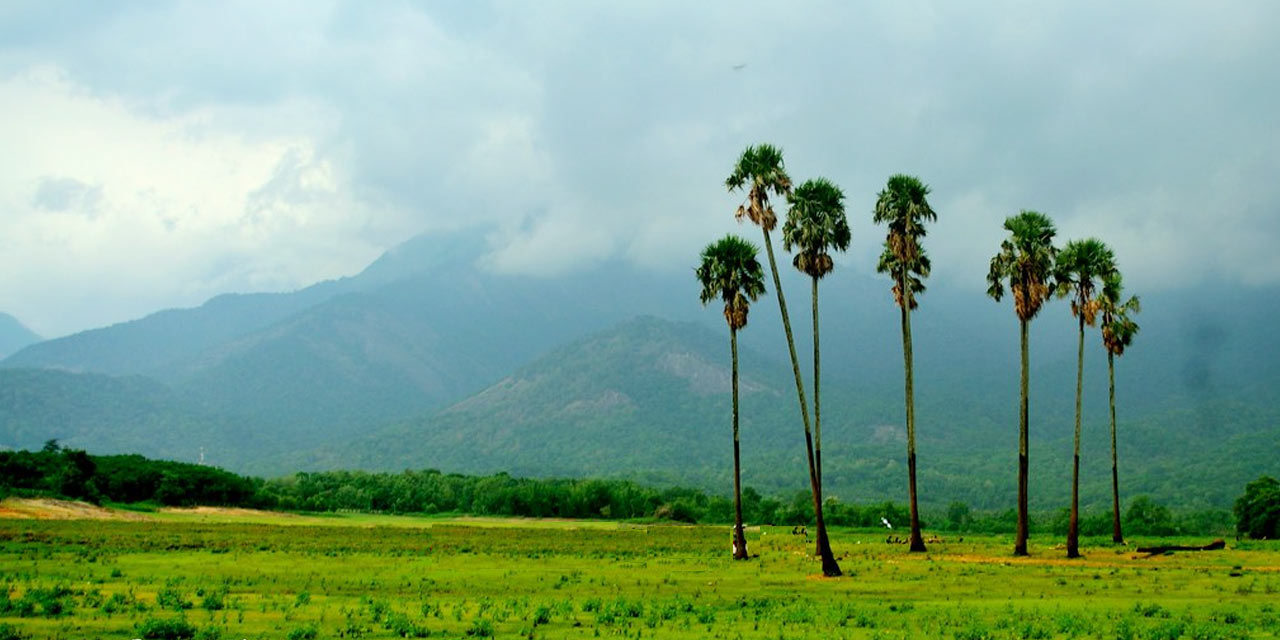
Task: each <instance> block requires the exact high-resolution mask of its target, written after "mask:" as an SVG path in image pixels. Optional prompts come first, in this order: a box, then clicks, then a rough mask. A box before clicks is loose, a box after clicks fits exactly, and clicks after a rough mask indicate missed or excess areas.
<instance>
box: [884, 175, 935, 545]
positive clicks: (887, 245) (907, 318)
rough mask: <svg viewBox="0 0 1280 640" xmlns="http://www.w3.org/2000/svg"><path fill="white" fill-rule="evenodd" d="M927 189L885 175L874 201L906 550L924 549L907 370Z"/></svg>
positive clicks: (920, 284)
mask: <svg viewBox="0 0 1280 640" xmlns="http://www.w3.org/2000/svg"><path fill="white" fill-rule="evenodd" d="M927 195H929V187H928V185H926V184H924V183H923V182H920V179H919V178H916V177H915V176H908V175H903V174H897V175H893V176H890V177H889V182H888V184H887V185H885V188H884V190H883V191H881V192H880V193H879V194H878V195H877V197H876V210H875V218H874V220H875V223H876V224H880V223H886V224H887V225H888V226H889V232H888V235H887V236H885V240H884V252H883V253H882V254H880V262H879V264H877V265H876V271H879V272H880V273H887V274H889V277H891V278H892V279H893V298H894V301H895V302H896V303H897V305H898V308H899V309H900V310H901V311H902V361H903V371H904V374H905V377H906V404H907V487H908V496H909V498H910V501H911V505H910V506H911V550H912V551H925V546H924V538H923V537H922V536H921V535H920V512H919V509H918V508H917V506H916V410H915V404H916V401H915V388H914V373H913V370H912V366H911V356H912V351H911V310H912V309H915V308H916V307H917V306H918V303H917V302H916V296H917V295H919V294H921V293H924V278H927V277H929V267H930V264H929V257H928V256H926V255H925V252H924V248H923V247H921V246H920V239H921V238H923V237H924V236H925V230H924V223H925V222H933V221H935V220H937V219H938V215H937V213H935V212H934V210H933V208H932V207H930V206H929V201H928V200H927V199H926V198H925V196H927Z"/></svg>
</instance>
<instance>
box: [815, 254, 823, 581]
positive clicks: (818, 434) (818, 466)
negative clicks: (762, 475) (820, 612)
mask: <svg viewBox="0 0 1280 640" xmlns="http://www.w3.org/2000/svg"><path fill="white" fill-rule="evenodd" d="M819 353H820V350H819V349H818V279H817V278H813V467H814V470H815V472H816V473H817V476H818V500H819V501H821V500H822V400H821V397H820V393H821V391H822V384H821V379H822V378H821V374H820V372H821V370H822V369H821V367H820V366H819V365H818V358H819ZM814 555H817V556H821V555H822V550H821V549H817V550H815V551H814Z"/></svg>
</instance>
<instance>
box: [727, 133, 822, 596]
mask: <svg viewBox="0 0 1280 640" xmlns="http://www.w3.org/2000/svg"><path fill="white" fill-rule="evenodd" d="M724 184H725V187H727V188H728V189H729V191H730V192H733V191H738V190H742V189H745V190H746V192H747V199H746V201H745V202H743V203H742V204H741V205H739V206H738V211H737V213H736V214H735V215H736V217H737V218H738V221H739V222H741V221H742V219H743V218H747V219H748V220H750V221H751V222H752V223H754V224H758V225H760V229H761V230H762V231H763V232H764V248H765V252H766V253H767V254H768V256H769V270H770V271H771V272H772V273H773V290H774V291H775V292H777V294H778V311H779V312H780V313H781V314H782V329H783V332H784V333H785V334H786V337H787V348H788V349H789V350H790V352H791V370H792V372H793V373H795V378H796V397H797V399H799V401H800V418H801V421H802V422H803V423H804V441H805V446H806V448H807V449H808V454H809V457H808V462H809V486H810V490H811V492H812V493H813V514H814V524H815V527H816V529H817V538H818V556H819V557H820V558H821V559H822V573H823V575H826V576H829V577H831V576H838V575H840V574H841V571H840V565H839V564H837V563H836V558H835V554H833V553H831V542H830V541H829V540H828V539H827V525H826V522H825V521H824V520H823V518H822V492H821V490H820V488H819V485H818V474H817V468H816V466H815V461H814V455H813V432H812V431H811V430H810V428H809V406H808V403H807V402H806V401H805V397H804V380H803V379H802V378H801V377H800V361H799V359H798V358H796V342H795V338H794V337H793V336H792V334H791V319H790V318H789V317H788V316H787V300H786V298H785V297H784V296H783V295H782V281H781V280H780V279H779V277H778V262H777V260H776V259H775V258H774V257H773V243H772V242H770V241H769V232H770V231H772V230H773V228H774V227H775V226H777V224H778V217H777V215H775V214H774V212H773V205H772V204H770V203H769V195H770V194H773V195H774V196H787V195H789V194H790V193H791V177H790V176H788V175H787V171H786V168H785V167H784V166H783V163H782V150H781V149H778V148H777V147H775V146H773V145H770V144H759V145H756V146H754V147H747V148H746V150H744V151H743V152H742V155H741V156H739V157H738V162H737V163H736V164H735V165H734V167H733V172H732V173H730V174H729V177H728V178H726V179H725V181H724Z"/></svg>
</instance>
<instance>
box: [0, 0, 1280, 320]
mask: <svg viewBox="0 0 1280 640" xmlns="http://www.w3.org/2000/svg"><path fill="white" fill-rule="evenodd" d="M1276 33H1280V3H1278V2H1274V1H1272V0H1258V1H1256V2H1248V1H1241V2H1231V1H1226V2H1220V3H1216V2H1177V1H1172V2H1171V1H1169V0H1160V1H1155V2H1113V1H1110V0H1107V1H1102V2H1082V1H1071V2H1056V3H1043V2H1022V1H1016V2H963V3H957V2H937V3H934V2H908V1H901V0H894V1H886V2H845V1H835V2H831V3H820V2H789V3H777V2H743V1H741V0H738V1H734V2H651V1H645V2H613V1H610V2H553V1H551V0H547V1H539V2H520V1H512V2H498V3H487V2H480V1H477V0H459V1H457V2H424V3H409V2H391V1H388V2H351V3H344V2H323V1H319V0H303V1H299V2H271V1H265V2H264V1H261V0H253V1H251V2H243V3H236V2H190V3H182V2H170V3H165V2H153V1H144V2H124V1H120V2H67V3H62V2H52V1H50V0H34V1H32V2H23V1H21V0H19V1H16V2H15V1H13V0H6V1H4V2H0V311H6V312H9V313H12V314H14V315H15V316H17V317H18V318H20V319H21V320H23V321H24V322H26V323H27V324H28V325H29V326H31V327H32V328H33V329H35V330H36V331H37V332H39V333H42V334H43V335H45V336H50V337H51V336H57V335H62V334H66V333H69V332H73V331H78V330H81V329H85V328H90V327H95V326H101V325H105V324H109V323H113V322H119V321H122V320H127V319H131V318H135V317H139V316H142V315H145V314H146V313H149V312H152V311H155V310H158V309H161V308H165V307H174V306H193V305H197V304H200V303H201V302H203V301H204V300H205V299H207V298H209V297H211V296H213V295H216V294H219V293H224V292H233V291H235V292H247V291H281V290H291V289H295V288H298V287H301V286H305V285H307V284H310V283H313V282H315V281H318V280H323V279H327V278H333V277H337V276H342V275H348V274H353V273H355V272H358V271H359V270H360V269H361V268H363V267H364V266H365V265H366V264H367V263H368V262H369V261H371V260H373V259H374V258H376V257H377V256H378V255H379V254H380V253H381V252H382V251H384V250H385V249H387V248H389V247H392V246H394V245H396V244H397V243H399V242H401V241H403V240H405V239H407V238H409V237H410V236H412V235H414V234H416V233H423V232H428V233H442V232H447V231H448V230H451V229H460V228H471V227H475V228H482V229H487V230H488V233H489V240H490V243H491V247H492V250H493V253H492V255H490V256H489V257H488V258H487V259H486V260H485V262H484V268H489V269H496V270H502V271H515V272H531V273H538V274H547V275H554V274H556V273H558V272H561V271H562V270H564V269H569V268H581V267H584V266H589V265H590V264H592V263H593V262H594V261H599V260H602V259H605V258H609V257H622V258H624V259H627V260H630V261H633V262H635V263H638V264H642V265H646V266H652V267H653V268H662V269H681V270H685V269H688V268H690V266H691V265H692V264H693V262H694V261H695V260H696V254H697V252H698V250H699V249H700V248H701V247H702V246H703V245H705V244H706V242H707V241H709V240H711V239H713V238H715V237H717V236H718V235H720V234H722V233H724V232H725V231H727V230H734V229H736V228H737V226H736V225H735V223H733V221H732V211H733V209H734V208H735V207H736V205H737V203H738V201H739V200H740V198H738V197H736V196H731V195H729V194H727V193H726V192H725V190H724V187H723V181H724V178H725V177H726V176H727V175H728V173H729V170H730V167H731V165H732V163H733V161H734V160H735V159H736V156H737V154H738V153H739V152H741V150H742V149H743V148H744V147H745V146H747V145H749V144H753V143H756V142H761V141H768V142H772V143H774V144H777V145H779V146H781V147H782V148H783V149H784V153H785V158H786V162H787V167H788V169H789V171H790V173H791V175H792V176H793V177H794V178H795V179H796V180H797V182H798V181H800V180H803V179H805V178H809V177H814V176H819V175H822V176H826V177H828V178H830V179H832V180H833V181H835V182H836V183H837V184H839V185H841V186H842V187H843V188H844V190H845V192H846V194H847V195H848V201H847V207H848V211H849V215H850V219H851V222H852V226H853V230H854V238H855V240H854V247H853V248H852V250H851V251H850V253H849V255H848V256H846V257H845V258H843V260H842V262H843V264H844V267H843V268H846V269H849V270H850V271H853V272H870V271H872V269H873V266H874V257H875V254H876V253H877V252H876V246H877V245H878V243H879V242H881V241H882V239H883V230H881V229H878V228H876V227H873V226H872V224H871V214H870V211H871V208H872V205H873V203H874V200H875V194H876V192H877V191H878V190H879V188H880V187H881V186H883V184H884V182H885V180H886V179H887V177H888V176H889V175H890V174H892V173H896V172H906V173H911V174H915V175H918V176H920V177H921V178H922V179H923V180H924V181H925V182H927V183H929V184H930V185H931V187H932V188H933V195H932V196H931V202H932V204H933V206H934V208H935V209H936V210H937V211H938V217H939V220H938V223H937V224H936V225H935V226H934V227H933V228H931V229H930V232H929V236H928V238H927V239H926V245H925V246H926V248H927V249H928V250H929V251H930V253H931V254H932V256H933V262H934V281H935V282H939V283H941V284H943V285H944V286H963V287H971V288H973V289H975V290H979V289H981V288H983V287H984V286H985V285H984V284H983V283H982V278H983V276H984V274H985V272H986V263H987V261H988V260H989V258H990V256H991V255H992V254H993V253H994V252H995V250H996V249H997V246H998V244H999V241H1000V239H1001V238H1002V237H1003V236H1004V231H1003V229H1001V227H1000V225H1001V222H1002V221H1003V220H1004V218H1005V217H1006V216H1008V215H1011V214H1014V213H1016V212H1017V211H1018V210H1019V209H1023V208H1030V209H1037V210H1040V211H1042V212H1045V213H1047V214H1049V215H1050V216H1052V217H1053V218H1054V219H1055V220H1056V221H1057V223H1058V226H1059V229H1060V237H1062V238H1072V237H1082V236H1086V235H1096V236H1099V237H1101V238H1102V239H1103V240H1105V241H1107V242H1108V243H1110V244H1111V245H1112V246H1113V247H1114V248H1115V249H1116V252H1117V254H1118V257H1119V260H1120V263H1121V267H1122V269H1123V270H1124V271H1125V272H1126V275H1127V277H1128V282H1129V284H1130V289H1134V290H1139V291H1151V290H1157V289H1161V288H1168V287H1175V286H1182V285H1184V284H1187V283H1194V282H1200V281H1205V280H1219V279H1221V280H1226V281H1230V282H1239V283H1243V284H1250V285H1268V284H1276V283H1280V251H1278V250H1277V248H1278V247H1280V70H1278V69H1277V65H1278V64H1280V38H1277V37H1276V35H1275V34H1276ZM741 231H742V232H743V233H744V234H747V235H748V237H749V238H751V239H752V240H758V232H757V231H756V230H755V229H747V228H744V229H742V230H741Z"/></svg>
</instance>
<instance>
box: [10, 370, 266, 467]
mask: <svg viewBox="0 0 1280 640" xmlns="http://www.w3.org/2000/svg"><path fill="white" fill-rule="evenodd" d="M269 438H270V434H264V433H261V432H258V431H256V430H254V429H248V428H245V426H244V425H242V424H240V423H238V422H236V421H234V420H230V419H227V418H225V417H220V416H217V415H215V414H210V413H207V412H203V411H201V410H199V409H198V408H196V407H193V406H191V405H190V403H188V402H187V401H185V400H184V399H183V398H182V397H180V396H179V395H178V394H176V393H175V392H174V391H173V390H172V389H170V388H168V387H166V386H165V385H162V384H160V383H158V382H155V381H154V380H150V379H148V378H144V377H141V376H122V377H113V376H106V375H101V374H76V373H70V372H66V371H52V370H37V369H0V446H3V447H4V448H23V449H38V448H39V447H40V446H41V445H42V444H43V443H44V442H45V441H47V440H50V439H56V440H58V441H59V442H60V443H62V444H63V445H65V446H67V447H71V448H86V449H90V450H92V451H93V452H94V453H103V454H110V453H132V452H138V451H145V452H147V453H148V455H152V456H156V457H163V458H167V459H173V460H183V461H189V462H195V461H197V460H199V457H200V452H201V449H202V448H206V447H207V448H208V450H209V451H211V452H213V451H219V450H223V451H225V450H229V449H230V448H231V444H232V443H236V445H237V446H250V447H252V446H260V445H262V444H265V443H266V442H268V441H269ZM208 462H210V463H213V464H224V463H226V462H227V461H226V460H225V459H223V458H219V457H217V456H212V457H210V458H209V460H208Z"/></svg>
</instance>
